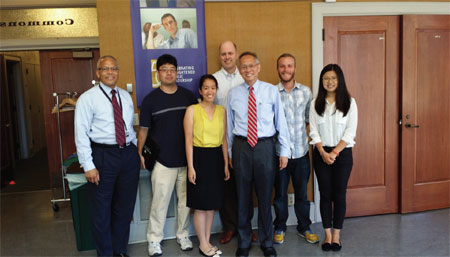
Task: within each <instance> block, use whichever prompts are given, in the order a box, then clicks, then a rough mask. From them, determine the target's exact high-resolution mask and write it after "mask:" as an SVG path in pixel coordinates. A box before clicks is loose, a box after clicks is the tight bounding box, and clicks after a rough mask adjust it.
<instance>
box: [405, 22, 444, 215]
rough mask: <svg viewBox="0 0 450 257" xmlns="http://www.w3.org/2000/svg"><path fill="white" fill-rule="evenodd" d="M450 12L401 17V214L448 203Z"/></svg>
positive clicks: (440, 206) (434, 207)
mask: <svg viewBox="0 0 450 257" xmlns="http://www.w3.org/2000/svg"><path fill="white" fill-rule="evenodd" d="M449 37H450V16H448V15H436V16H431V15H405V16H403V76H402V80H403V91H402V98H403V104H402V108H403V110H402V116H403V117H402V120H403V126H402V133H401V135H402V180H401V186H402V189H401V212H402V213H407V212H417V211H423V210H431V209H438V208H446V207H449V206H450V200H449V192H450V191H449V190H450V187H449V185H450V175H449V173H450V80H449V76H450V55H449V48H450V41H449Z"/></svg>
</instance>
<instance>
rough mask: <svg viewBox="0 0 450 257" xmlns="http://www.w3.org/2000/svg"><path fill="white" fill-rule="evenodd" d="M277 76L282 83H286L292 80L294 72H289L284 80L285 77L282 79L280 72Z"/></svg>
mask: <svg viewBox="0 0 450 257" xmlns="http://www.w3.org/2000/svg"><path fill="white" fill-rule="evenodd" d="M278 77H280V80H281V82H283V83H287V82H291V81H292V80H294V78H295V72H293V73H292V74H291V76H290V77H289V78H288V79H287V80H286V79H283V77H282V76H281V74H279V73H278Z"/></svg>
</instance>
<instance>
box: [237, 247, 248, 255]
mask: <svg viewBox="0 0 450 257" xmlns="http://www.w3.org/2000/svg"><path fill="white" fill-rule="evenodd" d="M249 251H250V248H238V249H237V250H236V257H248V253H249Z"/></svg>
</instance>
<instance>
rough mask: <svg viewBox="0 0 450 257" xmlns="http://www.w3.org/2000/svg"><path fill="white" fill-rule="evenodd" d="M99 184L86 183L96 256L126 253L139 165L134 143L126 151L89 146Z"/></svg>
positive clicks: (124, 149) (123, 149)
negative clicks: (97, 173) (98, 176)
mask: <svg viewBox="0 0 450 257" xmlns="http://www.w3.org/2000/svg"><path fill="white" fill-rule="evenodd" d="M92 157H93V161H94V164H95V167H96V168H97V170H98V172H99V175H100V181H99V184H98V186H97V185H95V184H93V183H88V196H89V207H90V214H91V224H92V235H93V237H94V240H95V245H96V248H97V255H98V256H113V255H114V254H120V253H127V246H128V240H129V235H130V222H131V219H132V218H133V210H134V204H135V202H136V195H137V187H138V182H139V170H140V162H139V155H138V152H137V149H136V146H135V145H134V144H130V145H129V146H127V147H125V148H120V149H119V148H114V149H111V148H102V147H94V146H93V147H92Z"/></svg>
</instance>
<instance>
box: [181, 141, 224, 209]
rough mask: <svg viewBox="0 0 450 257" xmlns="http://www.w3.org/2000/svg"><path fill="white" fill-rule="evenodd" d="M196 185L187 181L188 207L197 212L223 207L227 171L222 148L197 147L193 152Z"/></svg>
mask: <svg viewBox="0 0 450 257" xmlns="http://www.w3.org/2000/svg"><path fill="white" fill-rule="evenodd" d="M193 161H194V169H195V172H196V180H195V183H196V184H195V185H194V184H192V183H191V182H189V177H188V179H187V206H188V207H189V208H192V209H196V210H205V211H208V210H217V209H219V208H221V207H222V203H223V197H224V196H223V195H224V185H225V181H224V178H225V171H224V166H225V163H224V159H223V152H222V146H219V147H213V148H210V147H195V146H194V151H193Z"/></svg>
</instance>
